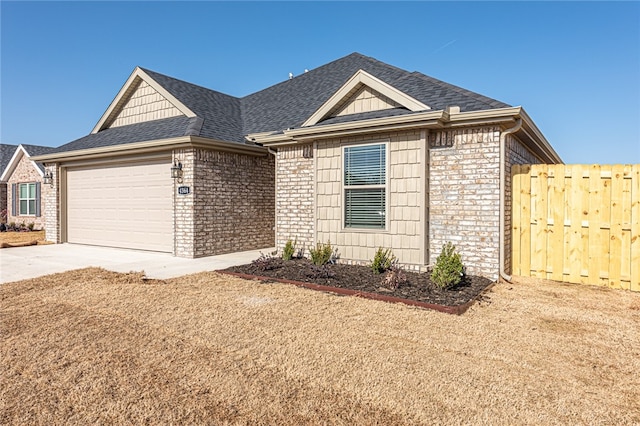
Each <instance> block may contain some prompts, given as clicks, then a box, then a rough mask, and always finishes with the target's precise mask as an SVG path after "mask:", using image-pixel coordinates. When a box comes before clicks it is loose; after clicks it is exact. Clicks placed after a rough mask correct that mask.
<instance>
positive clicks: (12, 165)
mask: <svg viewBox="0 0 640 426" xmlns="http://www.w3.org/2000/svg"><path fill="white" fill-rule="evenodd" d="M23 156H24V157H27V158H28V159H29V160H30V161H31V165H32V166H33V168H34V169H35V170H36V171H37V172H38V174H39V175H40V177H43V176H44V173H42V170H40V167H38V165H37V164H36V162H35V161H34V160H33V158H31V157H30V156H29V153H28V152H27V150H26V149H25V148H24V147H23V146H22V144H20V145H18V147H17V148H16V150H15V151H14V152H13V155H12V156H11V160H9V163H8V164H7V167H5V169H4V171H3V172H2V176H0V182H6V181H8V180H9V176H11V175H12V174H13V172H14V171H15V169H16V167H18V163H19V162H20V160H21V159H22V157H23Z"/></svg>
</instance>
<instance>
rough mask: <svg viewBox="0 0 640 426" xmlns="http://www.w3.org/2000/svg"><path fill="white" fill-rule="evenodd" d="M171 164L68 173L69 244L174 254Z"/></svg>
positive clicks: (87, 169) (147, 164)
mask: <svg viewBox="0 0 640 426" xmlns="http://www.w3.org/2000/svg"><path fill="white" fill-rule="evenodd" d="M170 167H171V164H170V163H169V160H163V161H149V162H145V163H133V164H118V165H117V166H101V167H100V166H98V167H86V168H78V169H69V170H68V171H67V194H66V197H67V201H66V215H67V241H68V242H70V243H81V244H91V245H99V246H108V247H122V248H132V249H142V250H153V251H162V252H173V180H172V179H171V177H170Z"/></svg>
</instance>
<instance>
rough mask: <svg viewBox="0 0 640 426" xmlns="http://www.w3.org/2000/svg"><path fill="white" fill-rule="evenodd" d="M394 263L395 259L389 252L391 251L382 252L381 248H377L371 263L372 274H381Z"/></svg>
mask: <svg viewBox="0 0 640 426" xmlns="http://www.w3.org/2000/svg"><path fill="white" fill-rule="evenodd" d="M395 261H396V257H395V256H394V255H393V253H392V252H391V249H385V250H382V247H378V251H377V252H376V254H375V256H374V257H373V261H372V262H371V270H372V271H373V273H374V274H381V273H383V272H384V271H386V270H388V269H389V268H391V265H393V262H395Z"/></svg>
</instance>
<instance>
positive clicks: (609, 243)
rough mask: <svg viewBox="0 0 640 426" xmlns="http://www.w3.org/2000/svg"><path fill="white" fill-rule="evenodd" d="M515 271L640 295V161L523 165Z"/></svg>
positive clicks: (516, 169) (518, 174)
mask: <svg viewBox="0 0 640 426" xmlns="http://www.w3.org/2000/svg"><path fill="white" fill-rule="evenodd" d="M511 177H512V188H511V189H512V194H513V200H512V222H511V224H512V232H511V239H512V244H511V250H512V257H511V259H512V273H513V274H514V275H520V276H529V277H538V278H546V279H552V280H557V281H565V282H571V283H583V284H597V285H607V286H610V287H615V288H624V289H630V290H633V291H640V164H635V165H613V166H604V165H602V166H601V165H598V164H594V165H563V164H561V165H557V164H554V165H548V164H536V165H521V166H513V167H512V170H511Z"/></svg>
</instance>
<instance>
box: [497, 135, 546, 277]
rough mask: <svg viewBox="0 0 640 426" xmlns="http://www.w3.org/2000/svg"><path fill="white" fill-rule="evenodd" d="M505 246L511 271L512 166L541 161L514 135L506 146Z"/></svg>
mask: <svg viewBox="0 0 640 426" xmlns="http://www.w3.org/2000/svg"><path fill="white" fill-rule="evenodd" d="M505 155H506V157H507V158H506V163H505V166H506V167H505V198H504V201H505V206H504V208H505V216H504V219H505V222H504V227H505V242H504V245H505V248H504V254H505V256H504V269H505V271H506V272H507V273H508V274H510V273H511V206H512V204H511V201H512V195H511V166H513V165H514V164H539V163H540V162H541V161H540V159H539V158H538V157H536V156H535V154H533V153H532V152H531V151H529V150H528V149H527V148H526V147H525V146H524V144H522V142H520V141H519V140H518V139H517V138H516V137H514V136H513V135H507V138H506V146H505Z"/></svg>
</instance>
